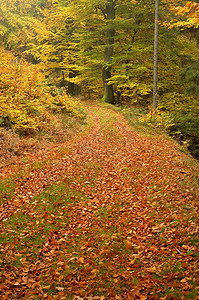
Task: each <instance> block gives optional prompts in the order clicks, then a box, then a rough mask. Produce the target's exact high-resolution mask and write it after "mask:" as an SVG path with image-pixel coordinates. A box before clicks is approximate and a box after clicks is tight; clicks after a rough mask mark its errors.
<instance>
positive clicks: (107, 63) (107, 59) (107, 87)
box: [102, 0, 115, 104]
mask: <svg viewBox="0 0 199 300" xmlns="http://www.w3.org/2000/svg"><path fill="white" fill-rule="evenodd" d="M105 12H106V19H107V32H106V34H107V38H106V48H105V52H104V66H103V74H102V76H103V83H104V100H105V102H108V103H111V104H114V102H115V101H114V94H113V85H112V84H108V80H109V79H110V78H111V63H112V56H113V44H114V36H115V30H114V28H113V24H111V20H114V19H115V3H114V1H113V0H107V2H106V11H105Z"/></svg>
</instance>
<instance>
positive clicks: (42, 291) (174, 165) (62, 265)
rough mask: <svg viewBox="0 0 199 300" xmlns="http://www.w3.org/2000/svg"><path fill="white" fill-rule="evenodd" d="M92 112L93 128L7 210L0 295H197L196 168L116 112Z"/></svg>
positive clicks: (21, 189) (27, 181)
mask: <svg viewBox="0 0 199 300" xmlns="http://www.w3.org/2000/svg"><path fill="white" fill-rule="evenodd" d="M88 112H89V116H90V119H91V118H92V120H93V121H92V126H91V128H90V130H89V131H88V132H87V133H82V134H81V133H80V134H79V135H77V136H76V137H75V138H74V140H73V141H72V143H71V144H70V145H69V143H67V144H66V145H65V147H64V148H62V149H60V150H59V151H58V149H56V150H55V151H54V154H53V155H52V156H51V157H49V158H48V160H47V162H45V164H41V165H40V167H38V168H35V169H32V170H31V171H30V172H27V174H26V175H24V176H21V177H20V178H18V181H17V187H16V189H15V194H14V196H13V197H12V199H10V200H8V201H6V203H4V204H3V205H2V206H1V207H2V211H1V214H0V216H1V219H2V225H1V232H0V234H1V236H0V238H1V246H0V251H1V256H0V263H1V283H0V295H1V298H2V299H48V300H50V299H76V298H77V299H84V297H88V299H101V300H103V299H142V300H144V299H197V297H198V282H197V280H198V278H199V276H198V273H197V272H198V256H197V255H198V253H197V247H198V228H199V227H198V211H197V209H198V191H199V189H198V185H197V181H196V175H197V171H198V170H197V164H193V165H191V164H190V162H188V160H187V158H186V155H184V154H182V153H181V152H180V151H179V147H178V146H177V144H175V143H174V142H172V141H171V140H169V139H165V138H163V136H161V135H159V136H158V135H154V136H152V137H147V136H143V135H142V136H141V135H140V134H138V133H136V132H134V131H132V130H131V129H130V127H129V125H128V123H127V121H126V120H125V119H124V118H123V116H121V115H120V114H118V113H116V112H114V111H112V110H110V109H107V108H103V107H100V106H95V105H92V106H89V107H88ZM85 299H86V298H85Z"/></svg>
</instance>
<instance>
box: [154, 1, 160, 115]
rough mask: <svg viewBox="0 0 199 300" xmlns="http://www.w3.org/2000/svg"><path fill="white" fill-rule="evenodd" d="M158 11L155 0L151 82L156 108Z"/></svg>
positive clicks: (157, 4)
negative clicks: (152, 80) (152, 76)
mask: <svg viewBox="0 0 199 300" xmlns="http://www.w3.org/2000/svg"><path fill="white" fill-rule="evenodd" d="M158 11H159V1H158V0H156V1H155V30H154V84H153V108H154V109H156V108H157V83H158Z"/></svg>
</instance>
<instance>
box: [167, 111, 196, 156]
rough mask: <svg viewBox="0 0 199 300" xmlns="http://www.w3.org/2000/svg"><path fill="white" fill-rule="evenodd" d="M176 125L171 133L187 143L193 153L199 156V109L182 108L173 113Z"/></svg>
mask: <svg viewBox="0 0 199 300" xmlns="http://www.w3.org/2000/svg"><path fill="white" fill-rule="evenodd" d="M172 117H173V122H174V125H173V126H172V128H171V133H172V134H174V136H176V138H177V140H179V142H183V143H186V144H187V148H188V150H189V151H190V152H191V154H192V155H193V156H194V157H196V158H199V110H193V111H184V110H180V111H178V112H175V113H173V114H172Z"/></svg>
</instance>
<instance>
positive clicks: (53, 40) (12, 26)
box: [0, 0, 199, 152]
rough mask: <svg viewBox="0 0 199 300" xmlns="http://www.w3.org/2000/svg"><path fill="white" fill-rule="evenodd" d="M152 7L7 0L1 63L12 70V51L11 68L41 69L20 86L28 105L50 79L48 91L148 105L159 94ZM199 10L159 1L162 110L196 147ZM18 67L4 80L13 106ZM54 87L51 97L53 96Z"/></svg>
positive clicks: (108, 0)
mask: <svg viewBox="0 0 199 300" xmlns="http://www.w3.org/2000/svg"><path fill="white" fill-rule="evenodd" d="M154 9H155V1H153V0H137V1H136V0H125V1H122V0H79V1H76V0H68V1H67V0H34V1H33V0H21V1H15V0H2V1H1V3H0V43H1V49H2V50H1V51H4V50H5V52H4V55H2V58H1V67H2V68H5V74H6V72H9V70H7V69H6V68H7V67H5V60H6V59H8V60H9V59H10V58H9V56H10V55H11V54H10V53H12V55H14V56H15V57H16V60H17V61H18V62H17V64H15V66H12V67H11V66H9V68H11V69H12V68H14V69H15V68H18V67H19V69H20V65H21V64H22V66H23V64H26V66H27V64H29V67H28V68H32V69H31V70H32V71H31V72H33V73H34V72H36V73H37V72H39V73H37V75H36V73H35V75H34V74H33V75H31V76H33V77H32V79H30V78H29V79H27V80H29V81H31V80H32V82H34V83H33V86H34V85H36V86H35V89H34V91H33V86H32V88H31V89H32V90H29V88H28V83H27V84H26V83H25V82H26V81H25V82H24V84H23V86H21V89H23V90H24V93H26V95H29V96H27V97H26V98H25V100H24V101H25V105H26V104H27V105H28V106H31V105H32V104H31V103H33V102H32V101H33V100H32V99H33V98H34V105H37V104H36V100H35V99H36V98H37V99H42V101H41V103H43V102H45V101H44V100H43V99H44V98H45V97H46V96H45V97H44V98H43V96H42V95H43V94H42V93H43V84H44V81H45V85H46V86H48V91H49V90H50V89H53V87H55V88H56V89H64V91H65V93H66V94H68V95H71V96H77V95H82V96H83V97H85V98H90V99H103V100H104V101H106V102H108V103H112V104H117V105H120V106H121V105H127V106H129V107H131V106H134V107H142V108H143V109H144V110H145V111H148V108H149V107H151V103H152V94H153V51H154V49H153V41H154ZM198 11H199V4H198V1H183V0H179V1H172V0H169V1H165V0H162V1H159V20H158V23H159V37H158V39H159V45H158V111H159V112H160V114H161V113H162V112H166V113H168V114H169V117H170V118H171V120H173V121H174V122H173V123H174V126H173V127H172V128H170V129H169V130H170V132H173V133H174V134H176V132H180V139H184V140H188V141H190V144H192V143H193V144H194V147H195V145H196V144H197V143H198V139H199V137H198V134H197V133H196V131H195V129H196V128H197V129H198V126H199V125H198V121H197V119H198V110H199V108H198V96H199V87H198V84H199V83H198V82H199V80H198V79H199V71H198V70H199V68H198V66H199V60H198V57H199V56H198V55H199V50H198V44H199V28H198V26H199V22H198V14H199V13H198ZM3 49H4V50H3ZM2 53H3V52H2ZM5 55H7V56H8V57H7V58H4V57H5ZM22 61H23V62H22ZM3 65H4V66H3ZM22 68H23V67H22ZM36 69H37V71H35V70H36ZM13 72H14V73H13V77H12V79H11V78H8V79H5V80H8V81H9V80H13V81H12V82H11V81H10V82H9V87H8V86H7V87H5V85H4V83H3V80H2V79H1V87H0V88H1V91H2V95H4V94H6V97H7V98H5V97H4V96H1V99H2V100H1V101H2V103H4V102H5V101H8V102H10V101H11V102H12V103H11V106H12V105H13V97H12V93H11V92H10V89H11V88H12V86H13V91H14V89H15V95H16V98H17V97H18V98H19V95H20V93H21V92H19V94H18V95H17V94H16V89H17V88H18V86H19V84H18V83H17V81H20V77H21V76H22V74H21V71H20V70H19V71H16V70H13ZM17 72H19V77H18V75H17ZM27 72H29V71H27ZM1 74H2V73H1ZM5 74H4V76H5ZM38 74H39V75H38ZM23 76H24V77H26V78H28V75H25V74H23ZM37 82H38V84H39V85H40V87H38V84H37ZM41 86H42V87H41ZM36 92H37V93H38V94H39V93H40V95H38V94H37V96H35V93H36ZM48 93H49V97H47V98H48V100H47V102H49V101H51V100H50V97H52V93H51V92H48ZM8 94H9V96H8ZM2 97H3V98H2ZM9 97H10V98H9ZM18 98H17V99H18ZM5 99H6V100H5ZM11 99H12V100H11ZM15 101H16V103H17V101H18V100H15ZM39 101H40V100H39ZM2 103H1V110H3V112H2V113H1V114H3V115H4V116H5V115H6V117H8V118H9V122H10V123H12V122H13V118H15V119H16V117H13V116H11V114H8V115H7V112H6V114H5V109H4V108H3V106H4V104H2ZM45 105H46V104H45ZM12 110H13V108H12ZM36 110H37V109H36ZM16 114H17V113H16ZM41 116H42V120H44V119H46V118H47V116H45V117H44V116H43V115H42V113H41V114H40V117H41ZM17 118H18V119H19V118H21V119H23V116H20V117H17ZM34 122H36V123H35V124H33V123H34ZM34 122H33V123H32V125H31V126H32V128H35V127H38V124H37V123H38V120H37V119H35V120H34ZM42 122H43V121H42ZM42 122H40V124H41V123H42ZM1 123H3V121H2V119H1ZM22 123H23V122H22ZM20 126H21V125H20ZM23 126H25V125H23ZM194 128H195V129H194ZM197 131H198V130H197ZM191 147H192V146H191ZM197 147H198V146H197ZM197 147H196V148H197ZM194 151H196V152H197V151H199V150H198V149H194Z"/></svg>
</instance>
